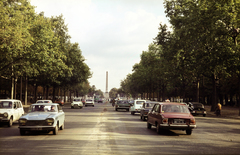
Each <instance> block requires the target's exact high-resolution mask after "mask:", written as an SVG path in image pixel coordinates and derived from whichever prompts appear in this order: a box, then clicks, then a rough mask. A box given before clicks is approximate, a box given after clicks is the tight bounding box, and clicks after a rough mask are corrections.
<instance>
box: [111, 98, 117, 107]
mask: <svg viewBox="0 0 240 155" xmlns="http://www.w3.org/2000/svg"><path fill="white" fill-rule="evenodd" d="M115 102H116V101H115V99H113V101H112V106H113V107H114V106H115Z"/></svg>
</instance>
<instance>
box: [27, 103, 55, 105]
mask: <svg viewBox="0 0 240 155" xmlns="http://www.w3.org/2000/svg"><path fill="white" fill-rule="evenodd" d="M31 105H59V104H58V103H33V104H31Z"/></svg>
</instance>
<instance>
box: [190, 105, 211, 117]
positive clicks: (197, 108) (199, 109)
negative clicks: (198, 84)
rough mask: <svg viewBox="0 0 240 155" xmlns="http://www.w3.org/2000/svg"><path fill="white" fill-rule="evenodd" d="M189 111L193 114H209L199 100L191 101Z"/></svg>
mask: <svg viewBox="0 0 240 155" xmlns="http://www.w3.org/2000/svg"><path fill="white" fill-rule="evenodd" d="M188 106H189V111H190V112H191V114H192V115H194V116H196V115H203V117H205V116H206V115H207V111H206V109H204V105H203V104H202V103H199V102H189V103H188Z"/></svg>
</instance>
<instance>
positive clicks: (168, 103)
mask: <svg viewBox="0 0 240 155" xmlns="http://www.w3.org/2000/svg"><path fill="white" fill-rule="evenodd" d="M157 104H161V105H186V104H184V103H179V102H158V103H157Z"/></svg>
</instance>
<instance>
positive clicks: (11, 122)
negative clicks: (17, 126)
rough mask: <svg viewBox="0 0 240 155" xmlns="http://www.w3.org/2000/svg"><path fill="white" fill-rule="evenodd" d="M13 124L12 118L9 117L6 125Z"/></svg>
mask: <svg viewBox="0 0 240 155" xmlns="http://www.w3.org/2000/svg"><path fill="white" fill-rule="evenodd" d="M12 124H13V118H12V117H11V118H10V119H9V121H8V127H11V126H12Z"/></svg>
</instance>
